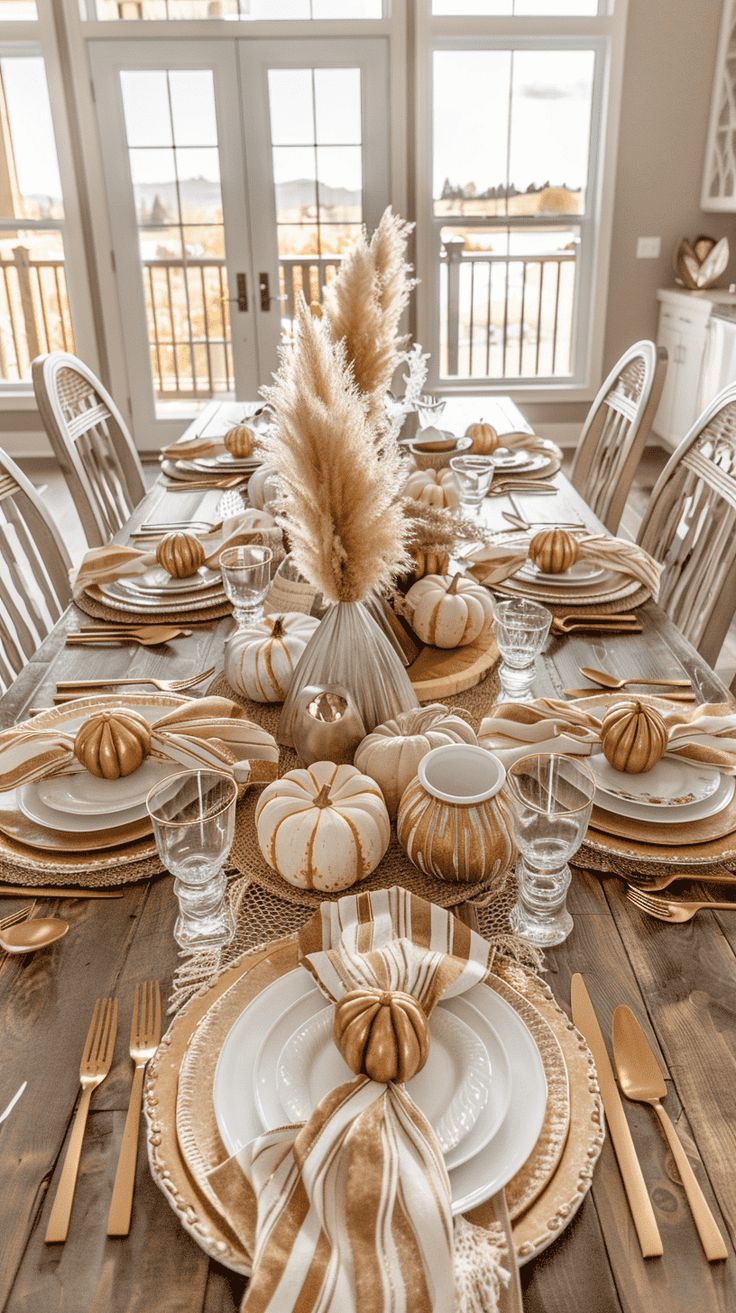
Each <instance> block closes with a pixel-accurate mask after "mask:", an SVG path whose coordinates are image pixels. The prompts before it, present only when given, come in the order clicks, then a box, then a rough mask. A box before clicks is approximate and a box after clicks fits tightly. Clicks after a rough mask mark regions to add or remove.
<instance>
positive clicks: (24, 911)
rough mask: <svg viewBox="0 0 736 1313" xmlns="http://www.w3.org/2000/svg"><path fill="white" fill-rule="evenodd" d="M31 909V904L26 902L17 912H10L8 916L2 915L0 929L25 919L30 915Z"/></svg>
mask: <svg viewBox="0 0 736 1313" xmlns="http://www.w3.org/2000/svg"><path fill="white" fill-rule="evenodd" d="M32 909H33V904H32V903H26V905H25V907H21V909H20V911H19V912H11V913H10V915H9V916H4V917H3V919H2V921H0V930H7V928H8V926H10V925H17V924H18V922H19V921H25V919H26V917H27V916H30V914H31V911H32Z"/></svg>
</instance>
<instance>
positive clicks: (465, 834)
mask: <svg viewBox="0 0 736 1313" xmlns="http://www.w3.org/2000/svg"><path fill="white" fill-rule="evenodd" d="M505 778H506V772H505V771H504V768H503V766H502V765H501V762H500V761H499V760H498V758H497V757H494V756H493V755H492V754H491V753H490V752H486V750H485V749H484V748H478V747H474V746H473V745H471V744H467V743H451V744H447V745H446V746H444V747H441V748H434V749H433V750H432V751H431V752H429V753H427V755H426V757H424V758H423V759H422V761H421V762H420V763H419V767H418V774H417V777H416V778H415V779H414V780H412V782H411V783H410V784H409V785H408V786H407V788H406V789H405V790H404V793H403V794H402V798H401V802H400V804H399V812H398V817H397V822H396V829H397V834H398V839H399V843H400V844H401V846H402V847H403V848H404V849H405V851H406V854H407V856H408V857H409V858H410V860H411V861H412V862H413V863H414V865H415V866H418V867H419V870H420V871H424V873H425V875H432V876H435V877H436V878H437V879H440V880H446V881H448V882H449V883H452V884H455V883H460V884H463V883H467V884H477V883H479V882H480V881H485V882H486V883H487V884H490V883H494V884H495V883H498V884H503V882H504V880H505V877H506V873H507V871H508V870H509V867H510V866H511V864H512V862H513V861H514V858H515V856H516V849H515V846H514V839H513V829H512V822H511V808H510V805H509V803H508V802H507V800H506V797H505V795H504V793H503V792H502V790H503V785H504V781H505Z"/></svg>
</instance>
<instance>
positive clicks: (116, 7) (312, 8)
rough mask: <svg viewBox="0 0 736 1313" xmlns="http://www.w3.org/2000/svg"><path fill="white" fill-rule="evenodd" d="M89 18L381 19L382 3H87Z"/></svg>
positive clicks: (316, 0)
mask: <svg viewBox="0 0 736 1313" xmlns="http://www.w3.org/2000/svg"><path fill="white" fill-rule="evenodd" d="M88 9H89V16H90V18H101V19H112V20H115V19H123V20H130V19H132V20H135V19H150V20H154V21H155V20H156V19H158V20H161V19H164V20H165V19H177V18H178V19H187V18H189V19H192V18H194V19H208V18H241V19H249V20H250V21H251V22H257V21H258V20H259V19H269V20H274V19H281V20H284V21H286V20H288V19H291V20H292V21H294V20H296V21H299V20H302V21H303V20H305V19H307V20H309V19H320V18H332V19H335V18H339V19H343V20H344V19H354V18H381V17H382V14H383V0H89V5H88Z"/></svg>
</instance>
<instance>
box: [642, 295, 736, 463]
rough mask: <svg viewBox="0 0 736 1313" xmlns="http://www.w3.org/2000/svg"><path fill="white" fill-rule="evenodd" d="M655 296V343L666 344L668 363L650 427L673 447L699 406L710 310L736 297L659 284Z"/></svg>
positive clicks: (679, 439) (698, 409) (700, 404)
mask: <svg viewBox="0 0 736 1313" xmlns="http://www.w3.org/2000/svg"><path fill="white" fill-rule="evenodd" d="M657 300H658V301H659V327H658V329H657V344H658V345H660V346H663V347H666V349H667V356H668V364H667V374H666V377H665V383H664V388H663V390H662V398H661V400H660V403H659V408H658V410H657V414H656V416H655V420H654V425H653V429H654V432H655V433H656V434H657V436H658V437H660V438H661V439H662V441H663V442H665V443H666V444H667V446H669V447H675V446H677V443H678V442H680V441H681V440H682V438H684V436H685V434H686V433H687V431H688V429H689V428H690V427H691V425H692V424H693V423H694V421H695V420H696V419H697V417H698V415H699V413H700V411H701V409H702V401H701V396H700V383H701V374H702V369H703V355H704V352H705V345H706V339H707V335H708V321H709V319H710V315H711V312H712V310H713V308H714V306H715V305H717V304H719V303H723V302H730V303H733V302H734V301H735V300H736V297H734V294H733V293H730V292H725V291H721V290H720V289H714V290H713V291H710V292H685V291H679V290H678V289H676V288H662V289H660V291H658V292H657ZM706 400H710V398H706Z"/></svg>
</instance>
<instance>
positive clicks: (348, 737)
mask: <svg viewBox="0 0 736 1313" xmlns="http://www.w3.org/2000/svg"><path fill="white" fill-rule="evenodd" d="M365 736H366V728H365V725H364V724H363V721H362V718H361V716H360V712H359V711H358V709H357V707H356V705H355V702H354V701H353V699H352V697H351V696H350V693H349V692H348V690H347V689H346V688H341V687H340V686H339V684H333V685H332V686H331V687H330V688H313V687H310V686H309V685H308V686H307V687H306V688H303V689H302V691H301V693H300V694H299V696H298V698H297V699H296V702H295V705H294V747H295V749H296V752H297V753H298V755H299V757H300V758H301V760H302V761H303V763H304V765H305V766H311V764H312V762H313V761H334V762H335V763H337V764H338V765H339V764H341V763H346V764H347V765H352V761H353V757H354V755H355V750H356V748H357V746H358V744H359V743H360V742H361V741H362V740H363V739H364V738H365Z"/></svg>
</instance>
